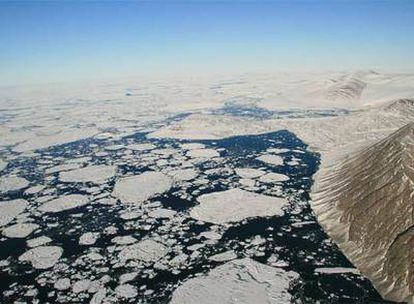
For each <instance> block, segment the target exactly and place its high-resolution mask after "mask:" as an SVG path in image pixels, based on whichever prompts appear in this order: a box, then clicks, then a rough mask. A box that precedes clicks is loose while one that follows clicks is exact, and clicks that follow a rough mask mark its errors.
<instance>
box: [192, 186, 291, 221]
mask: <svg viewBox="0 0 414 304" xmlns="http://www.w3.org/2000/svg"><path fill="white" fill-rule="evenodd" d="M197 201H198V202H199V205H197V206H195V207H193V208H192V209H191V211H190V216H191V217H193V218H195V219H197V220H201V221H205V222H211V223H215V224H224V223H227V222H237V221H241V220H243V219H246V218H250V217H260V216H262V217H263V216H274V215H282V214H283V211H282V207H283V205H285V204H286V200H285V199H283V198H279V197H271V196H266V195H262V194H256V193H253V192H249V191H245V190H241V189H230V190H226V191H220V192H214V193H209V194H203V195H201V196H200V197H198V198H197Z"/></svg>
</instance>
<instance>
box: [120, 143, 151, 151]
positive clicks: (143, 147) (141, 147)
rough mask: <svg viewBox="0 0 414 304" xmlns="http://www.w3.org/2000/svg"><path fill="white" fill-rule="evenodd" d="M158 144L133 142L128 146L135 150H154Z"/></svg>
mask: <svg viewBox="0 0 414 304" xmlns="http://www.w3.org/2000/svg"><path fill="white" fill-rule="evenodd" d="M156 147H157V146H156V145H154V144H149V143H147V144H132V145H128V146H127V147H126V148H127V149H130V150H133V151H146V150H152V149H155V148H156Z"/></svg>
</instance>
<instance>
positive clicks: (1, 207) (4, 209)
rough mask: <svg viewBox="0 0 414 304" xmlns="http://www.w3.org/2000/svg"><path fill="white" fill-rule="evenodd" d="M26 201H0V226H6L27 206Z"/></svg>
mask: <svg viewBox="0 0 414 304" xmlns="http://www.w3.org/2000/svg"><path fill="white" fill-rule="evenodd" d="M27 205H28V203H27V201H25V200H23V199H15V200H12V201H4V202H1V203H0V227H3V226H6V225H7V224H8V223H10V222H11V221H12V220H13V219H14V218H15V217H16V216H17V215H19V214H20V213H22V212H23V211H24V210H25V209H26V208H27Z"/></svg>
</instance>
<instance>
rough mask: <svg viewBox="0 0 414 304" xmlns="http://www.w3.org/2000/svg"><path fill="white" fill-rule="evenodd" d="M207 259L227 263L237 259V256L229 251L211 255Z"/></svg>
mask: <svg viewBox="0 0 414 304" xmlns="http://www.w3.org/2000/svg"><path fill="white" fill-rule="evenodd" d="M208 259H209V260H211V261H214V262H227V261H231V260H234V259H237V254H236V253H235V252H234V251H233V250H229V251H226V252H222V253H218V254H215V255H212V256H211V257H209V258H208Z"/></svg>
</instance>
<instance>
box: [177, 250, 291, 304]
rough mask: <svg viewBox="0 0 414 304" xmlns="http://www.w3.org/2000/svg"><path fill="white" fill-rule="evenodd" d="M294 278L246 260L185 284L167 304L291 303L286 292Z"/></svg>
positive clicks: (288, 273) (272, 268)
mask: <svg viewBox="0 0 414 304" xmlns="http://www.w3.org/2000/svg"><path fill="white" fill-rule="evenodd" d="M294 278H297V274H296V273H294V272H286V271H284V270H282V269H280V268H274V267H270V266H267V265H264V264H261V263H258V262H255V261H253V260H251V259H247V258H246V259H242V260H235V261H231V262H228V263H226V264H224V265H221V266H218V267H216V268H214V269H212V270H210V272H208V273H207V274H204V275H202V276H199V277H195V278H192V279H189V280H187V281H185V282H184V283H183V284H182V285H181V286H179V287H178V288H177V289H176V290H175V291H174V293H173V296H172V299H171V302H170V303H171V304H193V303H198V304H211V303H226V304H251V303H255V304H284V303H286V304H287V303H291V299H292V296H291V295H290V294H289V293H288V288H289V283H290V282H291V281H292V279H294Z"/></svg>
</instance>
